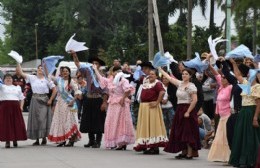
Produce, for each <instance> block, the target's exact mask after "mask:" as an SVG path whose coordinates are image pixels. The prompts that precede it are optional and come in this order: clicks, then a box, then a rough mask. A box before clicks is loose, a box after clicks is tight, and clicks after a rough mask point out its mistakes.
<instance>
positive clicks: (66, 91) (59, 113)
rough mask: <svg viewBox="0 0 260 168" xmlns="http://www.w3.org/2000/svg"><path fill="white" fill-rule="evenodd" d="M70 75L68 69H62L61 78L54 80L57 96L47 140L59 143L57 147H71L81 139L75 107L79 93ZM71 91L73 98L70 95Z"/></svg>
mask: <svg viewBox="0 0 260 168" xmlns="http://www.w3.org/2000/svg"><path fill="white" fill-rule="evenodd" d="M70 73H71V72H70V68H69V67H63V70H62V77H58V78H56V82H57V87H58V92H59V94H58V100H57V103H56V107H55V111H54V114H53V118H52V123H51V129H50V133H49V136H48V139H49V140H50V141H51V142H55V143H59V144H58V147H61V146H68V147H71V146H73V145H74V142H76V141H78V140H79V139H80V138H81V135H80V132H79V128H78V116H77V111H78V109H77V105H76V98H79V96H80V95H81V91H80V90H78V86H77V84H76V82H75V81H74V80H72V79H71V76H70ZM72 91H74V95H75V98H74V97H73V96H72V95H71V93H72ZM68 140H69V142H68V144H66V141H68Z"/></svg>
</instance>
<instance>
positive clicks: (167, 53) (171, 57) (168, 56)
mask: <svg viewBox="0 0 260 168" xmlns="http://www.w3.org/2000/svg"><path fill="white" fill-rule="evenodd" d="M164 56H165V57H166V58H169V60H170V61H171V62H175V63H176V64H178V61H176V60H175V59H174V58H173V56H172V55H171V54H170V53H169V52H166V53H164Z"/></svg>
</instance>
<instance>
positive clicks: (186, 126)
mask: <svg viewBox="0 0 260 168" xmlns="http://www.w3.org/2000/svg"><path fill="white" fill-rule="evenodd" d="M189 106H190V104H178V106H177V109H176V112H175V116H174V119H173V123H172V128H171V134H170V139H169V142H168V144H167V146H166V147H165V149H164V151H165V152H169V153H178V152H180V151H182V150H186V149H187V145H190V146H191V147H192V149H193V150H199V149H201V144H200V138H199V125H198V116H197V113H196V111H194V110H193V111H192V112H191V113H190V117H189V118H185V117H184V114H185V112H186V111H187V110H188V108H189Z"/></svg>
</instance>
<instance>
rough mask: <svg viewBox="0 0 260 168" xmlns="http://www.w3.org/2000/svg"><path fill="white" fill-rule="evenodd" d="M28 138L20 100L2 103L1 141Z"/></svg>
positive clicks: (0, 115)
mask: <svg viewBox="0 0 260 168" xmlns="http://www.w3.org/2000/svg"><path fill="white" fill-rule="evenodd" d="M19 140H27V136H26V129H25V124H24V120H23V115H22V112H21V109H20V104H19V102H18V101H2V102H1V103H0V141H19Z"/></svg>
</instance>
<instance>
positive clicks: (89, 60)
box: [88, 57, 106, 66]
mask: <svg viewBox="0 0 260 168" xmlns="http://www.w3.org/2000/svg"><path fill="white" fill-rule="evenodd" d="M93 61H97V62H98V63H99V64H100V65H101V66H105V65H106V63H105V62H104V61H103V60H101V59H100V58H98V57H91V58H89V59H88V62H89V63H92V62H93Z"/></svg>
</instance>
